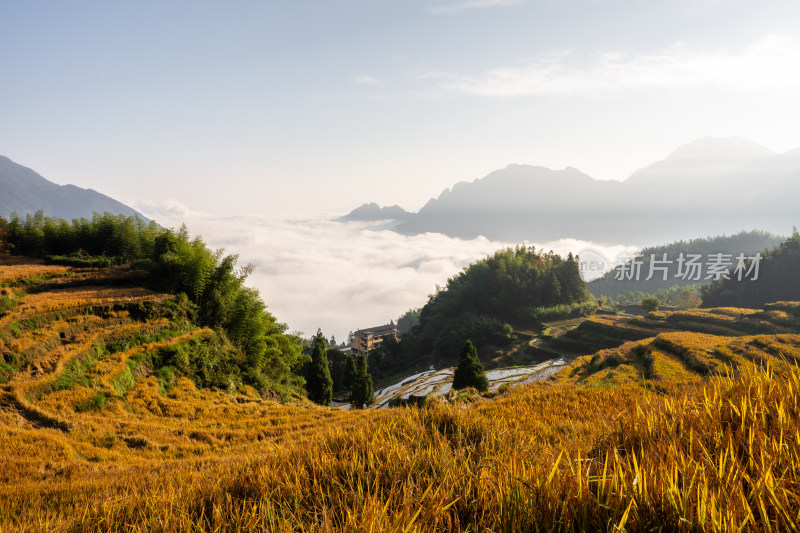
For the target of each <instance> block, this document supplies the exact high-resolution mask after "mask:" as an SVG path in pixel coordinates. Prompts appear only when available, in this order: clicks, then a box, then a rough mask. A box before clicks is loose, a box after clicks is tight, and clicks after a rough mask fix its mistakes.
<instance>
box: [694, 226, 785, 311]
mask: <svg viewBox="0 0 800 533" xmlns="http://www.w3.org/2000/svg"><path fill="white" fill-rule="evenodd" d="M751 264H752V262H750V263H748V267H750V266H751ZM758 269H759V271H758V279H755V280H754V279H746V280H744V281H742V280H739V279H738V277H737V276H730V277H729V279H725V278H721V279H719V280H717V281H715V282H714V283H712V284H711V285H710V286H709V287H707V288H705V289H704V291H703V307H718V306H723V305H724V306H735V307H760V306H762V305H764V304H766V303H769V302H775V301H777V300H800V233H798V231H797V229H796V228H795V230H794V233H793V234H792V236H791V237H790V238H789V239H787V240H786V241H785V242H783V243H781V245H780V246H778V247H777V248H774V249H772V250H767V251H766V252H765V253H764V258H763V259H762V260H761V262H760V264H759V265H758ZM751 278H752V276H751Z"/></svg>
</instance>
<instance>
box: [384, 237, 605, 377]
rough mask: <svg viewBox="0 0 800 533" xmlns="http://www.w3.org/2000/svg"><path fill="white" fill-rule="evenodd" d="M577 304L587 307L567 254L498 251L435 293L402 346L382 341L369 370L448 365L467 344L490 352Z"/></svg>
mask: <svg viewBox="0 0 800 533" xmlns="http://www.w3.org/2000/svg"><path fill="white" fill-rule="evenodd" d="M581 304H587V305H589V306H592V305H593V303H592V302H591V295H590V294H589V293H588V291H587V290H586V288H585V285H584V283H583V281H582V280H581V278H580V273H579V271H578V264H577V262H576V261H575V259H574V258H573V257H572V256H571V255H570V256H568V257H567V258H566V259H564V258H562V257H560V256H559V255H557V254H554V253H552V252H543V251H538V250H536V249H534V248H533V247H524V246H518V247H516V248H506V249H503V250H499V251H497V252H495V253H494V254H493V255H491V256H488V257H486V258H485V259H482V260H480V261H477V262H476V263H473V264H472V265H469V266H468V267H466V268H465V269H464V270H463V271H462V272H461V273H459V274H458V275H456V276H453V277H452V278H450V279H449V280H448V281H447V285H446V286H445V287H437V289H436V292H435V293H434V294H432V295H430V297H429V299H428V302H427V303H426V304H425V306H423V307H422V309H421V310H420V311H419V322H418V323H417V324H416V325H415V326H413V327H412V328H411V329H410V330H409V331H408V332H407V333H405V334H404V335H402V336H401V342H399V343H395V342H393V341H391V340H390V341H389V342H385V343H384V344H383V345H382V348H381V350H379V351H377V352H376V353H375V354H373V356H372V357H371V358H370V368H371V371H372V372H373V373H374V375H378V376H385V375H391V374H395V373H403V372H404V371H407V370H409V369H411V368H423V367H424V368H427V367H428V366H429V365H434V366H436V367H441V366H452V365H453V364H455V363H456V362H457V361H458V357H459V354H460V352H461V348H462V347H463V345H464V342H465V341H466V340H467V339H470V340H471V341H472V342H473V343H474V345H475V347H476V348H477V349H478V353H480V354H484V355H486V354H490V353H493V352H494V351H495V350H496V349H498V348H502V347H503V346H505V345H507V344H508V343H509V342H510V341H511V340H512V338H513V335H514V327H515V326H516V325H525V326H531V324H533V323H536V322H537V321H538V317H540V316H541V315H542V313H543V312H547V310H556V311H558V312H560V313H569V311H570V308H571V307H573V306H580V305H581Z"/></svg>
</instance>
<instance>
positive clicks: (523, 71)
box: [0, 0, 800, 215]
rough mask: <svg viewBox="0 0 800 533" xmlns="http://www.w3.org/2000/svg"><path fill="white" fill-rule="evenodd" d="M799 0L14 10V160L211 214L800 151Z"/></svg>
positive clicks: (8, 43)
mask: <svg viewBox="0 0 800 533" xmlns="http://www.w3.org/2000/svg"><path fill="white" fill-rule="evenodd" d="M798 28H800V2H798V1H797V0H786V1H778V0H774V1H771V0H760V1H752V0H751V1H745V0H694V1H693V0H658V1H656V0H639V1H635V0H530V1H525V0H516V1H515V0H428V1H423V0H380V1H378V0H364V1H355V0H340V1H335V2H334V1H330V0H320V1H304V0H291V1H260V2H241V1H230V2H203V1H197V0H192V1H181V2H179V1H157V2H152V1H136V2H105V1H92V2H84V1H80V2H79V1H62V0H59V1H50V2H46V1H37V2H31V1H27V0H24V1H14V0H1V1H0V154H2V155H6V156H8V157H10V158H11V159H13V160H15V161H17V162H18V163H21V164H24V165H26V166H30V167H32V168H33V169H35V170H37V171H38V172H40V173H42V174H43V175H44V176H45V177H48V178H50V179H52V180H54V181H57V182H59V183H66V182H71V183H75V184H77V185H79V186H83V187H92V188H95V189H98V190H100V191H102V192H105V193H107V194H110V195H112V196H114V197H116V198H118V199H120V200H123V201H129V202H133V201H138V202H142V201H146V202H154V201H161V200H168V201H170V202H180V203H181V204H184V205H186V206H188V207H189V208H191V209H193V210H197V211H203V212H210V213H217V214H233V213H251V214H268V215H269V214H283V213H287V212H292V211H299V212H305V213H308V212H318V211H332V212H335V211H344V210H347V209H348V208H350V207H355V206H356V205H358V204H360V203H361V202H363V201H369V200H375V201H379V202H381V203H390V202H391V203H394V202H397V203H400V204H401V205H403V206H404V207H407V208H412V209H416V208H418V207H420V206H421V205H422V203H424V201H425V200H427V198H429V197H431V196H435V195H437V194H438V193H439V191H440V190H441V189H442V188H445V187H449V186H451V185H452V184H453V183H455V182H456V181H459V180H472V179H474V178H477V177H481V176H483V175H485V174H487V173H488V172H490V171H492V170H494V169H497V168H502V167H505V166H506V165H507V164H509V163H529V164H542V165H545V166H550V167H554V168H563V167H564V166H566V165H572V166H576V167H578V168H579V169H581V170H583V171H584V172H587V173H589V174H591V175H593V176H595V177H599V178H604V179H611V178H616V179H622V178H625V177H627V175H629V174H630V173H631V172H632V171H633V170H635V169H636V168H638V167H640V166H643V165H645V164H647V163H650V162H652V161H654V160H656V159H660V158H662V157H664V156H666V155H667V153H668V152H669V151H671V150H672V149H673V148H675V147H677V146H678V145H679V144H682V143H685V142H688V141H690V140H693V139H695V138H698V137H703V136H707V135H713V136H733V135H738V136H744V137H748V138H751V139H753V140H755V141H756V142H760V143H762V144H764V145H766V146H767V147H769V148H772V149H774V150H777V151H784V150H788V149H791V148H796V147H800V128H799V127H798V123H799V122H800V98H798V94H800V32H799V30H798Z"/></svg>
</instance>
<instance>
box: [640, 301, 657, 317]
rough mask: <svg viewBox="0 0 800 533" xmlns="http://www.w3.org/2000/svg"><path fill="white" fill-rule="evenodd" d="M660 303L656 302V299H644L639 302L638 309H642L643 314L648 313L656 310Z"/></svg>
mask: <svg viewBox="0 0 800 533" xmlns="http://www.w3.org/2000/svg"><path fill="white" fill-rule="evenodd" d="M660 303H661V302H659V301H658V298H644V299H643V300H642V301H641V302H639V307H641V308H642V309H644V311H645V313H650V312H652V311H655V310H656V309H658V306H659V304H660Z"/></svg>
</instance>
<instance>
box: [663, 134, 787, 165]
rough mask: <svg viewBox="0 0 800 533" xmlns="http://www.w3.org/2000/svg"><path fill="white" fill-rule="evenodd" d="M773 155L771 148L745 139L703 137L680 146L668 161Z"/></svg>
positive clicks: (669, 156) (750, 157) (748, 157)
mask: <svg viewBox="0 0 800 533" xmlns="http://www.w3.org/2000/svg"><path fill="white" fill-rule="evenodd" d="M772 155H775V152H773V151H772V150H770V149H769V148H767V147H765V146H762V145H760V144H758V143H756V142H753V141H751V140H750V139H745V138H744V137H703V138H701V139H696V140H694V141H692V142H690V143H686V144H684V145H681V146H679V147H678V148H676V149H675V150H674V151H673V152H672V153H671V154H669V155H668V156H667V158H666V160H670V159H683V160H685V159H691V160H693V161H697V160H709V159H719V158H733V159H754V158H756V157H768V156H772Z"/></svg>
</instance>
